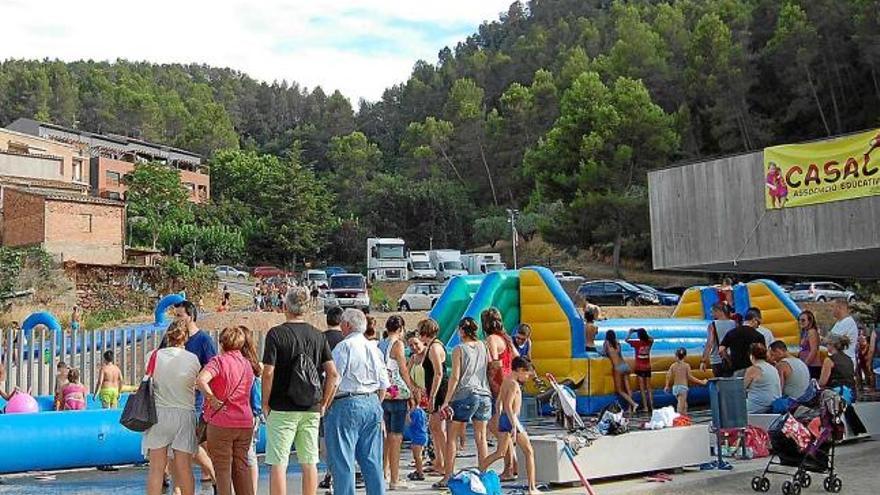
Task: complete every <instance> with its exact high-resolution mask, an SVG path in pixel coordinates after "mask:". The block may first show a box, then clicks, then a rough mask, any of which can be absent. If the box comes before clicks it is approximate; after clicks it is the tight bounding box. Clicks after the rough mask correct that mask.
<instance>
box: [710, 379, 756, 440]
mask: <svg viewBox="0 0 880 495" xmlns="http://www.w3.org/2000/svg"><path fill="white" fill-rule="evenodd" d="M709 404H710V407H711V408H712V426H714V427H715V428H722V429H726V428H745V427H746V426H747V425H748V421H749V415H748V412H747V411H746V389H745V387H744V386H743V379H742V378H713V379H711V380H709Z"/></svg>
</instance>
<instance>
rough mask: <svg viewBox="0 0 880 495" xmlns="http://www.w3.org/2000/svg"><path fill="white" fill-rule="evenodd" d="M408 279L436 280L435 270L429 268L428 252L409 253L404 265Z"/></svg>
mask: <svg viewBox="0 0 880 495" xmlns="http://www.w3.org/2000/svg"><path fill="white" fill-rule="evenodd" d="M406 267H407V270H408V271H409V278H410V279H424V280H433V279H435V278H437V270H435V269H434V268H433V267H432V266H431V256H430V255H429V253H428V251H410V252H409V256H408V257H407V263H406Z"/></svg>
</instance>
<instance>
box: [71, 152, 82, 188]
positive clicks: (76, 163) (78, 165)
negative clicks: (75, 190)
mask: <svg viewBox="0 0 880 495" xmlns="http://www.w3.org/2000/svg"><path fill="white" fill-rule="evenodd" d="M73 180H75V181H77V182H82V180H83V163H82V160H81V159H79V158H74V159H73Z"/></svg>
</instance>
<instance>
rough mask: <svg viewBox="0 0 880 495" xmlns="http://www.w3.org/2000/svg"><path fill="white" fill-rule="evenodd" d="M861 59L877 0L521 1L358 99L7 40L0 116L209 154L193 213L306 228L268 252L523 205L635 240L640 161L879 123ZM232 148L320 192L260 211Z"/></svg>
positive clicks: (596, 233) (874, 65) (438, 230)
mask: <svg viewBox="0 0 880 495" xmlns="http://www.w3.org/2000/svg"><path fill="white" fill-rule="evenodd" d="M878 64H880V9H877V4H876V2H874V1H872V0H789V1H771V0H682V1H669V2H658V1H651V0H641V1H638V0H635V1H629V2H623V1H617V2H610V1H605V0H532V1H530V2H528V3H520V2H516V3H513V4H512V5H511V7H510V9H509V10H508V11H507V12H506V13H504V14H503V15H501V17H500V18H499V19H498V20H494V21H491V22H486V23H484V24H483V25H482V26H480V28H479V30H478V32H476V33H474V34H473V35H472V36H470V37H468V38H467V39H466V40H463V41H462V42H460V43H459V44H458V45H457V46H455V47H454V48H443V49H442V50H440V51H439V54H438V59H437V60H436V61H435V62H434V63H429V62H424V61H419V62H416V63H415V66H414V69H413V72H412V75H411V77H410V78H409V80H407V81H405V82H402V83H400V84H398V85H395V86H393V87H391V88H388V89H387V90H386V91H385V93H384V95H383V96H382V98H381V99H380V100H379V101H376V102H359V104H358V106H359V108H358V109H357V111H356V112H355V111H354V110H353V107H352V105H351V103H350V102H349V101H347V100H346V99H345V98H344V97H343V96H342V95H341V94H339V93H332V94H330V95H329V96H328V95H327V93H325V91H324V90H322V89H321V88H314V89H305V88H302V87H300V86H299V85H297V84H296V83H278V82H275V83H271V84H269V83H262V82H258V81H255V80H253V79H251V78H249V77H248V76H247V75H244V74H241V73H238V72H235V71H234V70H230V69H219V68H211V67H206V66H197V65H190V66H182V65H153V64H147V63H134V62H127V61H117V62H115V63H95V62H75V63H62V62H56V61H48V60H47V61H41V62H38V61H7V62H4V63H2V64H0V125H5V124H8V123H9V122H11V121H12V120H14V119H15V118H17V117H21V116H29V117H37V118H40V119H44V120H49V121H53V122H57V123H60V124H64V125H76V126H78V127H80V128H83V129H88V130H93V131H102V132H115V133H121V134H129V135H135V136H140V137H142V138H144V139H150V140H156V141H160V142H166V143H169V144H174V145H177V146H181V147H184V148H189V149H193V150H196V151H198V152H200V153H203V154H205V155H206V156H208V157H211V158H212V160H213V161H214V164H215V165H214V167H213V174H214V180H213V187H214V191H213V193H214V197H215V200H216V202H217V204H216V205H215V206H213V207H212V208H213V211H212V212H210V214H203V215H196V217H195V218H196V220H197V221H210V222H216V223H218V224H224V223H227V224H235V225H238V224H239V223H241V221H242V219H248V220H249V221H251V222H253V221H262V220H265V221H266V224H265V225H263V226H262V227H260V228H259V229H257V228H253V229H251V231H250V232H251V235H253V236H256V235H257V234H256V233H257V232H261V234H260V235H261V236H263V237H264V238H265V237H266V236H267V235H269V234H268V233H267V232H268V231H272V232H273V234H272V235H269V237H270V238H274V239H281V238H284V236H297V235H298V234H297V232H298V231H302V232H308V234H307V235H308V237H309V242H306V243H301V242H289V243H278V244H283V246H282V247H281V248H280V249H284V250H286V251H285V252H281V251H279V250H278V249H275V248H274V247H273V244H275V243H270V245H262V244H265V242H263V243H260V244H261V247H260V249H259V250H257V251H255V252H252V253H250V255H251V257H257V256H259V257H260V258H262V259H264V260H266V261H270V260H278V261H284V260H289V259H290V256H291V255H297V256H299V257H302V256H307V257H311V256H314V253H315V251H316V250H319V249H322V251H321V254H320V256H322V257H333V258H338V259H342V260H343V261H354V260H357V259H359V258H360V257H361V256H362V251H363V249H362V238H363V237H364V236H366V235H367V234H378V235H399V236H402V237H404V238H406V239H407V241H409V242H410V244H411V245H412V246H413V247H427V244H428V242H429V238H433V240H434V245H435V246H441V245H444V244H448V245H451V246H458V247H467V246H468V245H473V244H475V243H487V242H488V243H492V242H493V241H494V240H496V239H498V238H500V237H503V236H504V235H505V228H506V226H505V223H504V221H503V220H502V219H501V218H499V215H501V214H502V212H503V208H505V207H508V206H515V207H518V208H520V209H522V210H524V211H527V212H528V214H527V215H525V216H524V218H523V219H522V228H523V230H524V232H525V233H526V234H527V235H530V234H533V233H534V232H535V230H536V229H540V231H541V232H542V233H543V235H544V237H545V238H546V239H548V240H550V241H552V242H555V243H557V244H559V245H560V246H562V247H569V246H575V247H586V246H595V245H599V246H617V247H621V248H622V249H623V254H624V255H626V256H631V257H640V258H646V257H647V256H648V255H649V250H648V243H647V231H648V228H647V206H646V190H645V188H646V176H645V172H646V171H647V170H649V169H651V168H655V167H660V166H665V165H668V164H670V163H673V162H675V161H679V160H682V159H693V158H700V157H706V156H711V155H717V154H725V153H734V152H740V151H747V150H754V149H759V148H761V147H763V146H765V145H769V144H775V143H783V142H792V141H799V140H804V139H812V138H819V137H825V136H830V135H835V134H839V133H845V132H850V131H854V130H857V129H863V128H866V127H870V126H874V125H877V120H878V119H877V112H876V111H875V109H876V108H878V106H880V83H878V75H877V69H878ZM352 77H357V74H352ZM328 91H329V90H328ZM228 148H233V149H234V148H241V149H242V151H234V150H226V151H223V152H222V153H221V152H219V150H220V149H228ZM260 154H271V155H275V156H277V157H278V159H271V160H269V159H268V157H261V156H260ZM249 167H254V169H255V170H264V169H265V168H266V167H269V168H271V167H279V168H292V169H294V170H295V171H296V172H295V173H294V174H293V175H294V176H296V177H300V176H302V177H305V179H304V180H306V182H307V184H308V187H307V188H306V189H305V190H306V191H308V194H313V195H320V196H321V197H320V198H314V201H305V200H297V205H298V207H297V208H288V209H286V210H288V211H286V214H285V215H284V216H282V217H279V218H274V217H273V212H274V211H277V209H278V208H280V206H278V205H279V204H283V199H284V198H283V197H279V198H276V199H277V201H276V202H274V203H273V204H275V205H276V206H275V207H267V206H265V205H263V204H256V201H257V200H256V199H255V198H258V197H260V198H263V199H261V200H260V201H262V202H265V201H268V200H267V199H266V194H271V191H270V192H268V193H267V191H266V188H265V184H264V183H261V182H260V181H258V180H250V181H246V180H244V179H240V180H235V181H230V180H229V177H232V176H233V175H230V176H229V177H224V176H223V175H224V174H227V173H229V174H233V173H237V174H240V173H242V171H246V170H248V169H249ZM309 174H314V175H315V176H316V177H317V179H319V181H322V182H323V183H324V184H325V186H326V187H324V186H321V185H320V184H315V183H314V181H313V179H312V178H311V175H309ZM235 177H239V178H241V177H243V176H241V175H235ZM266 177H271V174H270V175H268V176H266ZM264 178H265V177H264ZM244 182H250V183H252V187H253V188H254V189H252V190H248V189H247V188H246V187H245V186H244V185H242V184H243V183H244ZM291 187H292V186H291ZM293 190H295V188H293ZM288 192H289V191H288ZM278 194H280V192H279V193H278ZM334 195H335V198H334V197H333V196H334ZM313 207H314V208H313ZM267 208H268V209H269V210H267ZM315 208H317V209H319V210H320V211H319V212H317V213H316V212H315V211H311V210H310V209H312V210H314V209H315ZM328 208H329V210H330V211H326V210H327V209H328ZM299 212H302V217H301V218H300V217H298V216H297V215H299V214H300V213H299ZM291 215H292V216H291ZM207 219H210V220H207ZM315 222H320V223H319V224H315ZM288 223H289V224H288ZM296 225H298V226H299V227H297V228H292V226H296ZM260 229H264V230H260ZM266 229H268V230H266ZM245 234H247V232H245ZM279 236H280V237H279ZM290 250H293V252H290Z"/></svg>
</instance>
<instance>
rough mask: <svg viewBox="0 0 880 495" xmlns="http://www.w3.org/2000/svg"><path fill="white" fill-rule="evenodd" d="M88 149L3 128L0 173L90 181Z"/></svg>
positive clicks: (1, 129)
mask: <svg viewBox="0 0 880 495" xmlns="http://www.w3.org/2000/svg"><path fill="white" fill-rule="evenodd" d="M89 158H90V154H89V151H88V149H87V148H86V147H85V146H83V145H74V144H67V143H63V142H58V141H55V140H52V139H50V138H44V137H40V136H34V135H31V134H27V133H23V132H16V131H13V130H9V129H3V128H0V175H11V176H16V177H31V178H35V179H48V180H58V181H66V182H70V183H74V184H85V185H88V184H89Z"/></svg>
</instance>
